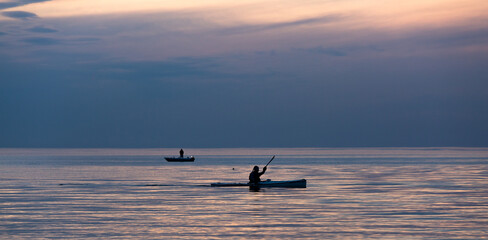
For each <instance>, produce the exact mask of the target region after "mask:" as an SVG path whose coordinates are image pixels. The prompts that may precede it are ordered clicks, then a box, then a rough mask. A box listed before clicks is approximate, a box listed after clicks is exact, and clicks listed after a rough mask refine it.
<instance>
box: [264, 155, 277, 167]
mask: <svg viewBox="0 0 488 240" xmlns="http://www.w3.org/2000/svg"><path fill="white" fill-rule="evenodd" d="M274 158H275V156H273V157H272V158H271V160H269V162H268V163H267V164H266V166H264V167H267V166H268V165H269V164H270V163H271V161H273V159H274Z"/></svg>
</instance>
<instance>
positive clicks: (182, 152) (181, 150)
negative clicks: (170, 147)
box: [180, 149, 185, 157]
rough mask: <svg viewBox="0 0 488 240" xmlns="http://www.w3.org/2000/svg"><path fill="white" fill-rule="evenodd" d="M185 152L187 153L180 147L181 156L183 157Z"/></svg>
mask: <svg viewBox="0 0 488 240" xmlns="http://www.w3.org/2000/svg"><path fill="white" fill-rule="evenodd" d="M183 154H185V151H183V149H180V157H183Z"/></svg>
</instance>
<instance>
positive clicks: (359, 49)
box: [297, 45, 384, 57]
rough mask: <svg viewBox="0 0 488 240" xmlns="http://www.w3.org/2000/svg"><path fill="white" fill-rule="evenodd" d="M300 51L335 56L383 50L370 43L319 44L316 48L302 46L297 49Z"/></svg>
mask: <svg viewBox="0 0 488 240" xmlns="http://www.w3.org/2000/svg"><path fill="white" fill-rule="evenodd" d="M297 50H299V51H304V52H307V53H312V54H324V55H328V56H333V57H344V56H349V55H354V54H362V53H366V54H368V53H374V52H383V51H384V50H383V49H382V48H381V47H378V46H374V45H370V46H360V45H349V46H337V47H323V46H318V47H314V48H301V49H297Z"/></svg>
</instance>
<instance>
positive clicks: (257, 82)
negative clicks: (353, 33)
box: [0, 52, 488, 147]
mask: <svg viewBox="0 0 488 240" xmlns="http://www.w3.org/2000/svg"><path fill="white" fill-rule="evenodd" d="M42 54H43V55H48V52H43V53H42ZM289 54H291V55H287V54H285V53H283V52H274V53H273V54H268V55H266V56H267V57H269V59H267V60H269V62H279V60H280V59H295V60H294V62H293V65H294V66H295V69H282V71H281V72H280V73H278V74H276V75H262V76H260V75H254V76H248V75H246V74H243V70H242V69H241V68H240V66H237V65H236V66H233V67H232V66H229V65H226V62H228V61H229V59H232V58H235V56H227V57H225V56H222V57H220V58H178V59H172V60H171V61H154V62H149V61H146V62H137V61H134V62H109V61H104V62H103V63H101V62H93V61H90V59H92V60H93V59H97V56H85V57H83V56H71V59H70V58H64V59H62V60H61V59H60V56H57V57H56V59H57V60H58V61H60V62H53V61H44V62H43V63H42V66H43V67H39V65H36V64H33V65H30V64H27V65H26V64H25V63H24V64H18V65H16V64H13V63H7V64H3V62H2V66H5V67H4V68H2V71H0V109H2V111H3V112H4V113H7V114H2V115H0V132H2V135H1V136H0V146H3V147H177V146H180V145H184V146H192V147H315V146H316V147H320V146H322V147H324V146H326V147H327V146H329V147H347V146H352V147H354V146H356V147H357V146H363V147H365V146H366V147H368V146H369V147H371V146H488V137H487V136H488V125H486V122H487V121H488V111H487V110H486V105H487V104H488V96H487V95H486V89H488V83H486V81H485V76H486V75H487V74H488V68H486V63H485V62H487V61H486V60H487V59H486V56H484V57H481V58H480V59H478V60H479V61H475V62H470V61H469V59H467V58H462V57H461V58H455V59H444V58H442V57H433V58H423V57H416V58H410V59H405V58H390V59H374V58H372V59H369V60H368V61H358V62H354V61H347V62H344V61H342V59H345V58H341V61H337V59H330V58H322V59H321V61H320V69H318V70H317V71H316V72H315V73H309V69H301V68H302V67H305V66H307V65H310V64H311V62H312V61H316V59H317V58H316V57H320V55H313V56H312V58H311V59H306V58H297V57H296V56H294V55H292V54H293V53H289ZM300 54H301V53H300ZM66 57H68V56H66ZM322 57H323V56H322ZM73 59H81V60H82V61H83V62H87V63H84V64H77V63H75V61H73ZM327 59H329V61H327ZM483 60H485V61H483ZM90 62H92V63H90ZM48 63H49V64H48ZM59 63H61V64H59ZM466 63H469V64H466ZM344 64H345V65H344ZM45 66H50V67H45ZM26 68H28V69H29V71H25V69H26ZM288 70H290V71H292V72H294V73H295V74H293V75H288V74H287V72H288ZM228 73H232V74H228ZM297 76H298V78H297ZM19 79H20V80H19ZM297 79H299V81H297ZM189 136H190V137H189Z"/></svg>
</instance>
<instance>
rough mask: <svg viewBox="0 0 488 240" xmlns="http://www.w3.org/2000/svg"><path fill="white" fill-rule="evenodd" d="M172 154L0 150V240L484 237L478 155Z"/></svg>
mask: <svg viewBox="0 0 488 240" xmlns="http://www.w3.org/2000/svg"><path fill="white" fill-rule="evenodd" d="M178 150H179V149H0V238H2V239H52V238H61V239H68V238H82V239H110V238H112V239H488V237H487V236H488V149H486V148H436V149H434V148H417V149H409V148H398V149H396V148H384V149H382V148H363V149H361V148H358V149H354V148H352V149H320V148H319V149H186V153H188V154H191V155H195V156H196V158H197V160H196V161H195V162H194V163H168V162H166V161H164V160H163V159H162V156H163V155H164V156H171V155H177V153H178ZM272 155H276V159H275V160H274V161H273V163H272V164H271V165H270V167H269V169H268V172H267V173H266V174H265V175H264V176H263V178H270V179H272V180H292V179H302V178H305V179H307V180H308V186H307V188H305V189H283V188H281V189H280V188H270V189H262V190H261V191H259V192H250V191H249V189H248V188H245V187H228V188H213V187H209V184H210V183H212V182H246V179H247V176H248V174H249V172H250V171H251V169H252V166H254V165H260V166H262V165H264V164H266V162H267V161H268V160H269V158H270V157H271V156H272Z"/></svg>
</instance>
